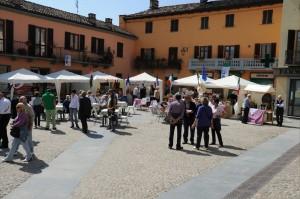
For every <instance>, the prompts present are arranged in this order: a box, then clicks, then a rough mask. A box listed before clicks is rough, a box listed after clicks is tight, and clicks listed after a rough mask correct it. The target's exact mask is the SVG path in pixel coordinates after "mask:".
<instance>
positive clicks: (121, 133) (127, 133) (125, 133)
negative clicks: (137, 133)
mask: <svg viewBox="0 0 300 199" xmlns="http://www.w3.org/2000/svg"><path fill="white" fill-rule="evenodd" d="M112 133H115V134H117V135H128V136H131V135H132V134H131V133H129V132H126V131H120V130H115V131H114V132H112Z"/></svg>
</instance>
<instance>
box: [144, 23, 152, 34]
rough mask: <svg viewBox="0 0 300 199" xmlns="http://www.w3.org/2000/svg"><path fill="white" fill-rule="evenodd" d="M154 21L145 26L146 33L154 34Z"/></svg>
mask: <svg viewBox="0 0 300 199" xmlns="http://www.w3.org/2000/svg"><path fill="white" fill-rule="evenodd" d="M152 27H153V24H152V21H147V22H146V24H145V33H152Z"/></svg>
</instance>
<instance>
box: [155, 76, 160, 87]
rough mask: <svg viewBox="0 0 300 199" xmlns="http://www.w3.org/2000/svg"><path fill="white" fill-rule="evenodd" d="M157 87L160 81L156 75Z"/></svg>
mask: <svg viewBox="0 0 300 199" xmlns="http://www.w3.org/2000/svg"><path fill="white" fill-rule="evenodd" d="M155 86H159V80H158V76H157V75H156V85H155Z"/></svg>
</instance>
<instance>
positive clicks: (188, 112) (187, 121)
mask: <svg viewBox="0 0 300 199" xmlns="http://www.w3.org/2000/svg"><path fill="white" fill-rule="evenodd" d="M192 96H193V92H192V91H188V92H187V93H186V95H185V96H184V105H185V112H184V117H183V126H184V131H183V144H187V142H188V135H189V129H190V132H191V135H190V142H191V144H192V145H194V134H195V128H192V125H193V123H194V121H195V115H196V104H195V103H194V102H193V101H192Z"/></svg>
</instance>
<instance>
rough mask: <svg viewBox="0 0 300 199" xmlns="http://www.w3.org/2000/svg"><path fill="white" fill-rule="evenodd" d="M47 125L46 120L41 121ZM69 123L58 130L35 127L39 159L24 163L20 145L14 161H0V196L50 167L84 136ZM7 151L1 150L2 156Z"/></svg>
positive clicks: (62, 124)
mask: <svg viewBox="0 0 300 199" xmlns="http://www.w3.org/2000/svg"><path fill="white" fill-rule="evenodd" d="M41 125H42V126H45V123H44V122H41ZM69 125H70V124H69V123H66V122H63V123H61V124H58V125H57V129H58V130H57V131H52V132H51V131H46V130H42V129H33V140H34V144H35V148H34V149H35V154H36V156H37V159H36V160H34V161H32V162H30V163H24V162H22V161H21V160H20V159H21V158H22V154H25V153H24V151H23V148H22V147H20V150H19V151H20V153H19V155H18V157H16V159H15V160H14V162H13V163H1V162H0V198H2V197H3V196H5V195H6V194H8V193H10V192H11V191H12V190H13V189H15V188H16V187H17V186H18V185H20V184H21V183H23V182H24V181H26V179H27V178H29V177H30V176H31V175H34V174H38V173H40V172H42V170H43V169H44V168H46V167H48V163H49V162H51V161H52V160H53V159H55V158H56V157H57V156H58V155H59V154H60V153H62V152H63V151H64V150H65V149H67V148H68V147H69V146H70V145H71V144H73V143H74V142H76V141H77V140H79V139H80V138H81V137H82V136H84V135H83V134H82V133H80V131H78V130H73V129H70V128H69ZM5 153H7V151H1V150H0V158H1V159H2V158H3V157H4V156H5Z"/></svg>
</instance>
